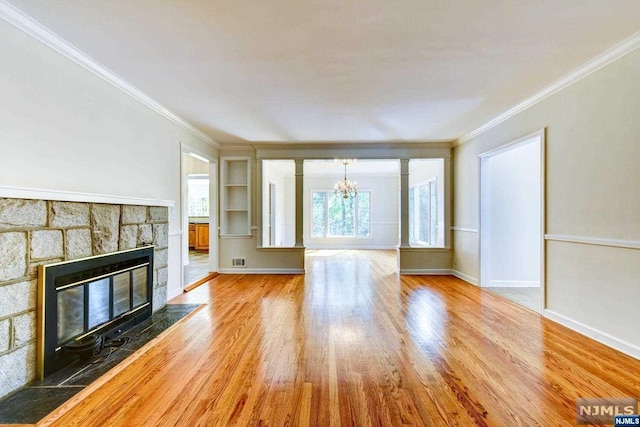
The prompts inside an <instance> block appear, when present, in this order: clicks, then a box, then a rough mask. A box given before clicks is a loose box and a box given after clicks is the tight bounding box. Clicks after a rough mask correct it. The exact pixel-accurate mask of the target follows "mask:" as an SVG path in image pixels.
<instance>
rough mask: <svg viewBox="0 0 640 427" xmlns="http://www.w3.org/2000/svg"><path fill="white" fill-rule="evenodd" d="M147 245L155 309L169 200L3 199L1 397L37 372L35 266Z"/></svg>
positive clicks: (160, 301) (161, 290)
mask: <svg viewBox="0 0 640 427" xmlns="http://www.w3.org/2000/svg"><path fill="white" fill-rule="evenodd" d="M150 244H151V245H154V246H155V249H154V271H153V311H154V312H155V311H156V310H158V309H159V308H161V307H163V306H164V305H166V301H167V278H168V269H167V264H168V260H167V258H168V249H167V247H168V208H167V207H163V206H139V205H117V204H103V203H83V202H62V201H50V200H49V201H48V200H28V199H12V198H0V366H2V367H3V369H2V370H0V397H2V396H5V395H6V394H8V393H10V392H12V391H13V390H15V389H17V388H19V387H21V386H23V385H25V384H27V383H29V382H30V381H32V380H33V379H34V378H35V375H36V304H37V295H36V292H37V290H36V289H37V272H38V266H39V265H43V264H49V263H53V262H59V261H69V260H74V259H80V258H84V257H88V256H93V255H102V254H107V253H112V252H116V251H120V250H126V249H132V248H136V247H139V246H144V245H150Z"/></svg>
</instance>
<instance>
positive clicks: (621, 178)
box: [454, 49, 640, 357]
mask: <svg viewBox="0 0 640 427" xmlns="http://www.w3.org/2000/svg"><path fill="white" fill-rule="evenodd" d="M639 72H640V49H639V50H635V51H633V52H631V53H629V54H627V55H626V56H624V57H622V58H620V59H618V60H617V61H615V62H613V63H611V64H609V65H607V66H605V67H603V68H601V69H599V70H598V71H596V72H593V73H592V74H590V75H589V76H587V77H585V78H584V79H582V80H580V81H578V82H576V83H574V84H572V85H571V86H569V87H567V88H565V89H563V90H562V91H560V92H557V93H555V94H554V95H552V96H549V97H548V98H545V99H544V100H543V101H541V102H539V103H537V104H535V105H533V106H532V107H530V108H528V109H527V110H525V111H523V112H521V113H519V114H517V115H515V116H513V117H512V118H510V119H508V120H506V121H504V122H502V123H500V124H499V125H497V126H495V127H493V128H491V129H489V130H487V131H485V132H484V133H482V134H480V135H478V136H477V137H474V138H472V139H471V140H470V141H468V142H465V143H464V144H463V145H461V146H459V147H457V148H456V149H455V151H454V161H455V164H454V174H455V179H454V186H455V187H454V207H455V212H454V225H455V226H456V227H460V228H463V229H468V230H471V231H465V230H457V231H455V235H454V247H455V257H454V268H455V269H456V270H458V271H460V272H462V273H463V274H466V275H467V276H468V277H470V278H471V279H473V278H476V279H477V277H478V263H479V256H478V233H474V232H473V230H477V228H478V206H479V203H478V177H479V171H478V167H479V160H478V155H479V154H480V153H483V152H486V151H488V150H490V149H492V148H495V147H499V146H501V145H504V144H506V143H508V142H510V141H513V140H516V139H518V138H521V137H524V136H525V135H528V134H530V133H531V132H534V131H537V130H539V129H543V128H546V177H545V179H546V233H547V241H546V254H547V255H546V264H547V268H546V279H545V283H546V307H547V311H546V312H545V314H546V315H548V316H552V317H554V318H555V319H556V320H560V321H562V322H563V323H565V324H568V325H570V326H571V327H574V328H581V330H582V331H583V332H587V333H589V334H591V335H592V336H598V337H599V339H602V340H604V341H606V342H608V343H609V344H612V345H616V346H617V347H618V348H621V349H623V350H624V351H627V352H631V353H633V354H635V355H636V356H637V357H640V329H639V328H637V324H638V310H637V302H638V301H640V286H638V284H639V283H640V282H639V281H638V277H640V251H639V250H638V248H639V247H640V192H639V189H640V168H639V167H638V164H639V162H640V143H639V142H638V141H640V120H638V117H640V102H638V99H640V84H638V74H639Z"/></svg>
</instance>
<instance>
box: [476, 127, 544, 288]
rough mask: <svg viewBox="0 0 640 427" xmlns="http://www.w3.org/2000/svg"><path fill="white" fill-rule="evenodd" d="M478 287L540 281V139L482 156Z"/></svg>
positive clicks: (519, 285) (523, 284)
mask: <svg viewBox="0 0 640 427" xmlns="http://www.w3.org/2000/svg"><path fill="white" fill-rule="evenodd" d="M481 173H482V177H481V179H482V190H481V191H482V194H481V200H482V224H481V236H482V241H481V245H482V252H481V256H482V276H483V277H482V282H481V284H482V286H501V287H504V286H507V287H527V286H529V287H530V286H540V271H541V267H540V266H541V264H540V239H541V233H542V232H541V230H540V142H539V138H538V137H536V138H535V139H534V140H533V141H531V142H529V143H527V144H525V145H518V146H517V147H512V148H510V149H509V150H507V151H503V152H500V153H498V154H495V155H493V156H490V157H486V158H484V159H482V170H481Z"/></svg>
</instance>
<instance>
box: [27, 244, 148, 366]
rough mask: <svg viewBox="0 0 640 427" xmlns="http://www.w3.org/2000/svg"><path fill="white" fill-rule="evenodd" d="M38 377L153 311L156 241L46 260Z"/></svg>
mask: <svg viewBox="0 0 640 427" xmlns="http://www.w3.org/2000/svg"><path fill="white" fill-rule="evenodd" d="M38 278H39V282H40V283H39V290H38V307H39V309H38V352H37V356H38V364H37V368H38V369H37V371H38V372H37V374H38V378H40V379H42V378H44V377H46V376H48V375H50V374H52V373H53V372H55V371H57V370H59V369H61V368H62V367H64V366H66V365H68V364H69V363H72V362H73V361H75V360H77V359H79V358H80V359H86V358H87V357H91V354H92V353H94V354H95V353H97V352H99V351H100V349H101V346H102V345H104V343H105V342H107V341H108V340H110V339H113V338H114V337H115V336H117V335H118V334H120V333H122V332H124V331H125V330H127V329H130V328H131V327H133V326H135V325H137V324H139V323H140V322H142V321H144V320H145V319H147V318H149V317H150V316H151V311H152V303H153V301H152V298H153V246H145V247H142V248H137V249H132V250H127V251H122V252H116V253H112V254H107V255H99V256H95V257H90V258H84V259H80V260H74V261H67V262H60V263H56V264H49V265H44V266H40V268H39V274H38Z"/></svg>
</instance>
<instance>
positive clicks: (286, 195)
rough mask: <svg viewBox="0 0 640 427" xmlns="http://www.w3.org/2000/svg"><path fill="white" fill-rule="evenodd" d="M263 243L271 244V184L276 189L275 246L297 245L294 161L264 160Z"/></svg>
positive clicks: (265, 244)
mask: <svg viewBox="0 0 640 427" xmlns="http://www.w3.org/2000/svg"><path fill="white" fill-rule="evenodd" d="M262 173H263V179H262V186H263V189H262V198H263V200H262V221H263V222H264V224H263V226H262V233H263V236H262V242H263V245H264V246H267V244H268V243H269V224H268V222H269V184H271V183H273V184H275V187H276V203H275V204H276V211H275V222H276V233H275V234H276V235H275V239H276V240H275V244H274V245H273V246H293V245H295V243H296V229H295V217H296V205H295V163H294V161H293V160H264V161H263V164H262Z"/></svg>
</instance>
